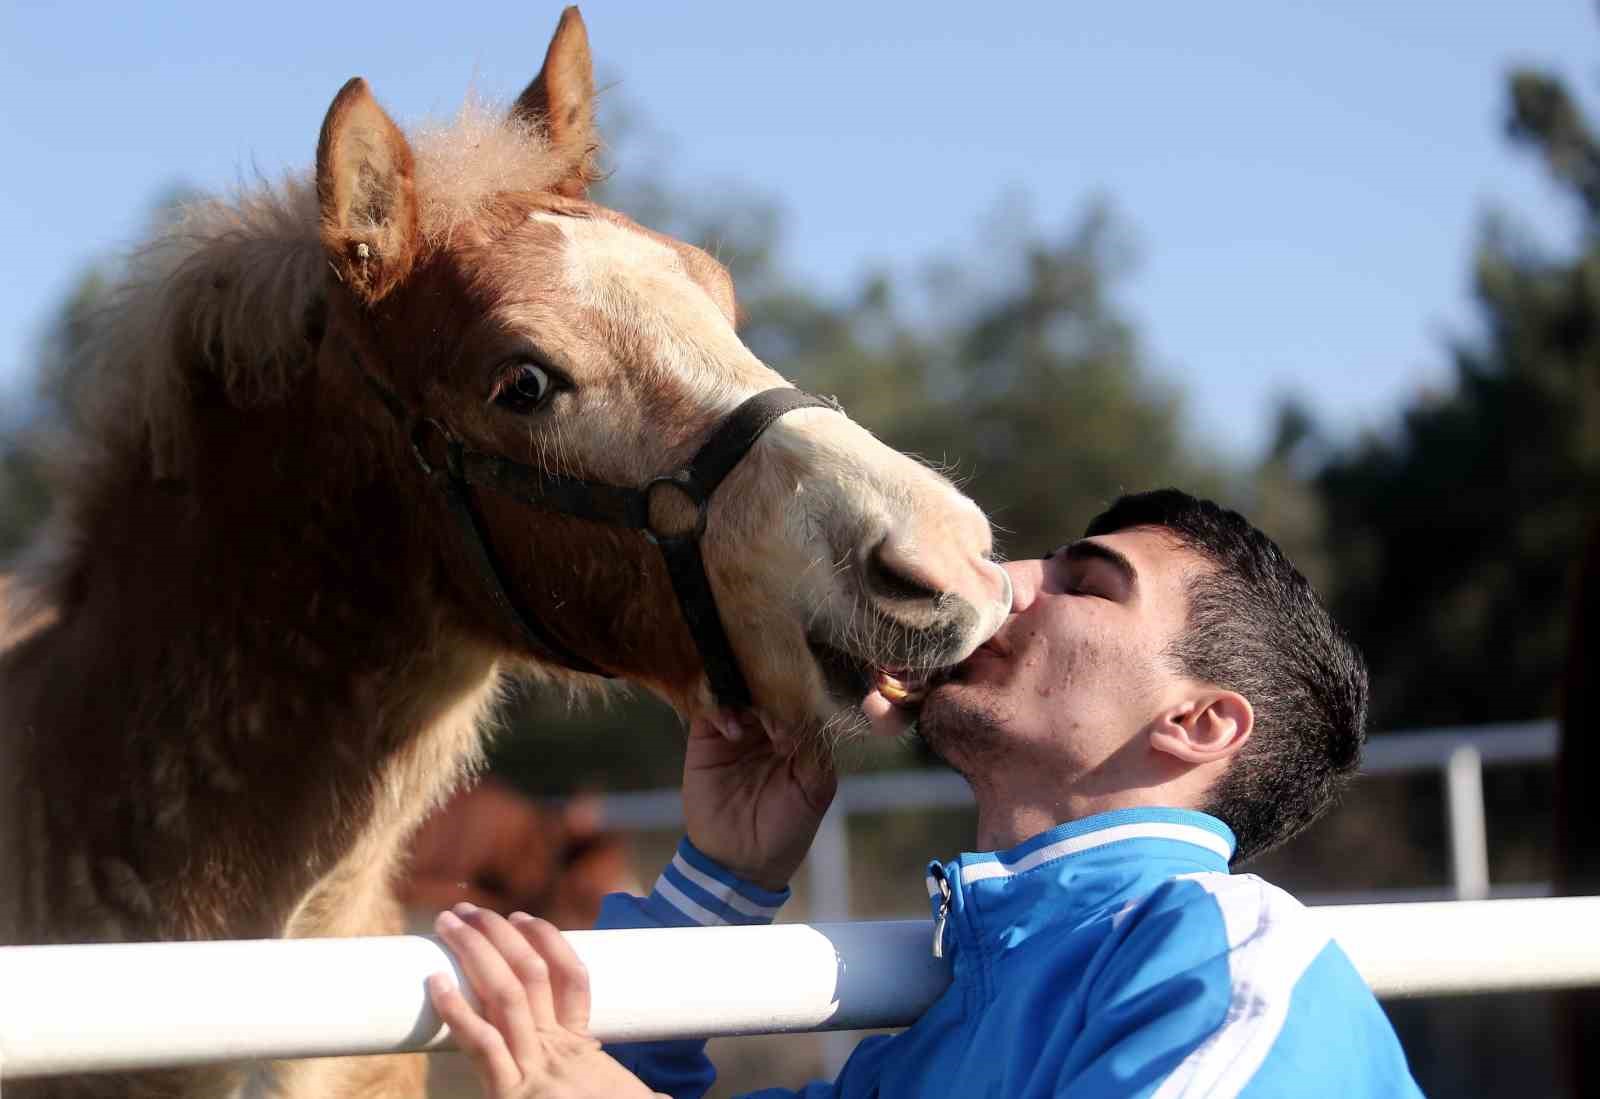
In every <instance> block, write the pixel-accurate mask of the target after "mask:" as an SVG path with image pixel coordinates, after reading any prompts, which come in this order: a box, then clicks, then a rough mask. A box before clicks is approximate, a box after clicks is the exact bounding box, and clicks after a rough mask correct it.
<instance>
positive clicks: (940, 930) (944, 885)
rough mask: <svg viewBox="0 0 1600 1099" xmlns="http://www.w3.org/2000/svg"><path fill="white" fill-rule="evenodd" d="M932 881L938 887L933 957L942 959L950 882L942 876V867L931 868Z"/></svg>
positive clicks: (948, 919) (948, 917) (948, 910)
mask: <svg viewBox="0 0 1600 1099" xmlns="http://www.w3.org/2000/svg"><path fill="white" fill-rule="evenodd" d="M931 873H932V874H933V880H934V881H935V882H936V883H938V886H939V914H938V915H937V916H935V917H934V919H933V956H934V957H935V958H942V957H944V928H945V924H947V923H949V922H950V882H949V881H948V880H947V879H946V878H945V876H944V867H943V866H938V865H935V866H934V867H932V868H931Z"/></svg>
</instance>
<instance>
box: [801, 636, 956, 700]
mask: <svg viewBox="0 0 1600 1099" xmlns="http://www.w3.org/2000/svg"><path fill="white" fill-rule="evenodd" d="M808 644H809V646H810V648H811V655H812V656H813V657H814V658H815V659H816V661H817V667H818V668H820V669H821V671H822V678H823V680H824V681H825V682H826V683H827V685H828V692H829V693H830V694H831V695H833V697H834V698H835V699H837V700H839V701H841V702H843V703H845V704H846V705H849V706H856V705H859V704H860V703H861V700H862V699H864V698H866V696H867V695H869V694H870V693H872V692H873V691H877V692H878V693H879V694H881V695H883V697H884V698H886V699H888V700H889V702H890V703H891V704H893V705H895V706H898V707H900V708H901V709H905V710H915V709H916V708H917V707H919V706H921V705H922V700H923V699H924V698H926V697H927V694H928V691H929V690H930V689H931V688H932V687H933V686H935V685H936V684H938V683H939V682H940V681H942V680H944V679H946V678H948V676H949V675H950V673H951V672H952V671H953V670H954V666H950V667H937V668H908V667H892V666H884V665H879V664H873V663H871V662H868V661H865V660H862V659H861V658H860V657H857V656H853V655H851V654H850V653H847V652H845V651H843V650H842V649H838V648H835V647H834V646H832V645H829V644H828V643H827V642H825V641H819V640H817V639H815V638H812V639H810V640H809V642H808Z"/></svg>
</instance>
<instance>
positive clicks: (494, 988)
mask: <svg viewBox="0 0 1600 1099" xmlns="http://www.w3.org/2000/svg"><path fill="white" fill-rule="evenodd" d="M484 911H485V910H484V909H480V908H474V907H473V906H472V905H469V904H462V905H457V906H456V908H455V909H454V910H453V911H450V912H441V913H439V918H438V919H437V920H436V921H434V927H435V929H436V930H437V931H438V932H439V937H440V938H442V939H443V940H444V941H445V944H446V945H448V946H449V947H450V952H451V953H452V954H454V955H455V956H456V961H457V962H458V963H460V965H461V971H462V972H463V973H464V974H466V977H467V980H468V981H469V982H471V984H472V990H473V991H474V992H476V993H477V994H478V1002H479V1003H481V1004H482V1005H483V1013H484V1014H485V1015H487V1016H488V1018H489V1021H490V1022H491V1023H493V1024H494V1025H495V1026H496V1027H497V1028H499V1031H500V1033H501V1035H502V1036H503V1037H504V1038H505V1044H506V1047H507V1048H508V1049H510V1051H511V1055H512V1057H513V1058H515V1059H516V1061H517V1062H518V1063H519V1064H520V1063H521V1062H522V1060H523V1058H524V1057H525V1056H526V1055H527V1053H528V1052H529V1051H531V1050H533V1049H535V1048H537V1044H538V1038H537V1037H536V1033H535V1026H534V1013H533V1011H532V1010H530V1005H529V1002H528V993H527V991H526V989H525V987H524V985H523V982H522V979H521V978H520V977H518V976H517V974H516V973H514V972H512V969H511V966H510V964H509V963H508V962H507V961H506V959H505V957H504V956H503V955H502V952H501V950H500V949H499V948H498V947H497V945H496V944H495V943H493V942H491V941H490V940H489V938H488V937H487V936H486V935H484V933H483V931H482V930H481V927H482V921H480V920H478V919H474V925H476V926H474V925H469V924H467V923H466V922H465V921H464V920H463V919H462V916H463V915H465V916H468V917H472V916H474V914H475V913H481V912H484ZM489 914H490V915H493V913H489ZM495 919H497V920H499V919H500V917H498V916H495ZM500 922H501V923H502V924H503V923H504V922H505V921H504V920H501V921H500ZM512 937H513V938H515V939H516V940H517V943H518V945H519V946H520V947H521V948H522V949H523V950H524V951H526V950H527V949H528V944H527V943H526V942H524V941H523V940H522V937H521V936H520V935H515V934H513V935H512ZM545 1011H546V1012H547V1013H548V1012H549V1011H550V1008H549V1006H548V995H547V1003H546V1007H545Z"/></svg>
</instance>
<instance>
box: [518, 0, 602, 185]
mask: <svg viewBox="0 0 1600 1099" xmlns="http://www.w3.org/2000/svg"><path fill="white" fill-rule="evenodd" d="M511 114H512V116H513V117H515V118H520V119H525V120H527V121H529V122H533V123H535V124H537V125H539V126H541V127H543V129H544V133H545V138H546V139H547V140H548V141H549V142H550V151H551V153H552V154H553V155H554V156H555V157H556V158H557V160H558V162H559V163H560V164H561V165H562V172H561V175H560V177H559V179H558V180H557V182H556V184H555V185H554V186H553V187H552V188H551V190H553V191H555V192H556V193H557V194H562V195H566V196H567V197H568V198H582V197H583V196H584V194H585V192H587V191H588V190H589V185H590V184H591V183H594V182H595V181H596V180H597V179H599V178H600V173H599V170H598V169H597V168H596V167H595V153H596V152H597V151H598V150H599V147H600V142H599V139H598V138H597V137H596V136H595V130H594V62H593V61H592V60H591V59H590V57H589V32H588V30H586V29H585V28H584V25H583V16H581V15H579V14H578V9H577V8H576V7H571V8H568V9H567V10H566V11H564V12H562V13H561V22H560V23H558V24H556V33H555V35H554V37H552V38H551V39H550V48H549V49H548V50H547V51H545V55H544V67H543V68H541V69H540V70H539V75H538V76H536V77H534V78H533V83H532V84H529V85H528V87H527V89H526V90H525V91H524V92H523V93H522V94H521V95H520V96H518V97H517V102H516V103H515V104H514V105H513V106H512V108H511Z"/></svg>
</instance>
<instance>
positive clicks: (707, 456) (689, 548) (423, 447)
mask: <svg viewBox="0 0 1600 1099" xmlns="http://www.w3.org/2000/svg"><path fill="white" fill-rule="evenodd" d="M351 361H352V362H353V363H354V364H355V367H356V370H357V371H359V372H360V374H361V376H362V378H364V379H365V380H366V383H367V385H368V386H369V387H370V388H371V389H372V391H373V392H374V393H376V394H377V395H378V397H379V399H380V400H381V401H382V402H383V405H384V407H385V408H387V409H388V410H389V412H390V414H391V415H392V416H394V418H395V420H396V422H398V423H399V424H400V427H401V429H402V430H403V431H405V433H406V438H407V440H408V441H409V442H410V444H411V450H412V453H413V454H414V455H415V457H416V460H417V465H418V466H419V467H420V468H421V470H422V472H423V474H424V475H425V476H426V477H427V478H428V480H430V481H432V482H433V483H434V484H435V485H437V486H439V490H440V491H441V492H442V493H443V494H444V497H445V502H446V503H447V504H448V505H449V507H450V511H451V513H452V514H453V515H454V516H455V518H456V525H457V526H458V527H460V528H461V532H462V535H463V540H464V541H465V543H466V546H467V553H468V557H469V558H470V559H471V561H472V564H473V568H474V570H475V571H476V572H477V573H478V576H479V579H480V580H481V581H482V582H483V587H484V589H485V590H487V591H488V593H489V597H490V598H491V599H492V600H493V601H494V603H495V604H496V605H497V606H499V608H500V609H501V613H502V614H503V615H504V616H505V617H506V618H507V619H509V620H510V621H511V622H512V623H513V624H514V625H515V626H516V628H517V632H518V633H519V634H520V635H521V637H522V639H523V641H524V642H526V643H527V645H528V647H529V648H531V649H532V650H533V651H534V652H535V653H536V654H537V655H539V656H540V657H542V658H544V659H545V660H548V661H551V662H552V663H556V664H560V665H562V666H564V667H567V668H571V669H572V670H573V671H578V672H586V673H588V674H590V675H599V676H606V677H608V678H609V677H610V676H611V673H609V672H607V671H605V670H603V669H602V668H599V667H597V666H596V665H595V664H594V663H592V662H591V661H589V660H586V659H585V658H584V657H582V656H580V655H578V654H577V653H575V652H573V651H572V649H571V648H569V647H568V646H567V645H566V644H565V643H563V642H562V640H561V639H560V638H559V637H557V636H556V635H555V633H554V632H553V631H552V630H551V629H550V628H549V627H548V626H546V625H545V624H544V623H543V622H541V621H540V620H539V619H538V618H536V617H534V616H533V615H530V614H529V613H528V612H527V611H525V610H524V609H523V608H521V607H520V606H518V605H517V602H516V601H515V600H514V599H513V598H512V596H511V593H510V592H509V591H508V590H507V589H506V585H505V581H504V580H503V579H502V571H501V568H500V563H499V561H498V559H497V558H496V557H495V553H494V549H493V547H492V546H491V545H490V543H489V539H488V536H487V534H486V533H485V532H484V529H483V522H482V520H481V519H480V518H479V516H478V509H477V508H476V507H475V506H474V504H473V501H472V494H471V493H470V492H469V491H468V489H469V487H477V488H487V489H493V490H494V491H495V492H498V493H500V494H502V495H504V496H509V497H511V498H512V499H513V500H516V501H518V502H519V503H523V504H527V505H528V506H530V507H535V508H539V509H541V510H544V511H553V512H558V513H560V514H562V515H571V516H574V517H576V518H579V519H587V520H590V521H591V522H596V523H608V524H610V525H612V526H620V527H629V528H632V529H634V530H637V531H640V532H641V533H642V534H643V535H644V536H645V537H646V538H648V539H649V540H650V541H651V542H653V543H655V545H656V546H657V547H659V548H660V550H661V556H662V558H663V559H664V560H665V562H666V566H667V575H668V576H669V577H671V579H672V589H673V591H674V592H676V593H677V596H678V607H679V608H680V610H681V611H682V612H683V619H684V622H685V623H686V624H687V625H688V627H689V633H690V635H691V636H692V637H693V638H694V642H695V645H696V646H697V647H698V648H699V650H700V659H701V662H702V663H703V664H704V665H705V672H706V679H707V681H708V682H709V683H710V685H711V690H712V693H713V694H714V695H715V696H716V698H717V701H718V702H719V703H721V704H722V705H724V706H730V707H744V706H749V705H750V701H751V700H750V687H749V685H748V684H747V683H746V682H745V678H744V673H743V672H741V671H740V669H739V662H738V659H737V658H736V657H735V656H734V655H733V646H732V645H730V644H729V642H728V634H727V631H726V630H725V629H724V628H723V625H722V616H721V615H720V614H718V613H717V602H716V598H715V596H713V595H712V592H711V580H710V578H709V577H708V576H707V575H706V568H705V561H704V559H703V558H702V557H701V556H700V539H701V538H702V537H703V536H704V534H705V530H706V513H707V511H708V509H709V508H710V506H711V494H712V493H714V492H715V491H716V490H717V486H718V485H720V484H722V481H723V479H724V478H726V477H727V476H728V474H729V473H732V472H733V469H734V467H735V466H737V465H738V464H739V462H740V460H741V459H743V458H744V456H745V454H747V453H748V452H749V450H750V448H751V447H753V446H754V445H755V443H756V440H758V439H760V438H761V435H762V433H763V432H765V431H766V430H767V428H769V427H771V426H772V425H773V424H774V423H775V422H777V420H778V418H779V417H781V416H783V415H784V414H785V413H787V412H793V411H794V410H795V409H797V408H831V409H833V410H834V411H835V412H843V411H844V410H843V409H842V408H840V407H839V403H838V401H836V400H834V399H832V398H829V397H818V396H814V395H813V394H810V393H806V392H803V391H801V390H798V389H792V388H787V387H784V388H778V389H768V390H765V391H764V392H761V393H757V394H756V395H755V396H753V397H750V398H748V399H746V400H745V401H744V402H743V403H742V404H740V405H739V406H738V407H737V408H735V409H734V410H733V411H732V412H731V413H729V414H728V416H727V418H726V419H724V420H723V421H722V423H720V424H718V425H717V427H716V429H715V430H714V431H712V433H711V436H710V438H708V439H707V440H706V441H705V442H704V443H703V444H701V447H700V449H699V450H698V451H696V452H695V455H694V457H693V458H691V459H690V460H689V464H688V465H686V466H684V467H682V468H681V469H677V470H674V471H673V472H671V473H667V474H663V475H662V476H660V477H655V478H653V479H651V480H650V481H649V482H647V483H646V484H645V486H644V487H643V488H628V487H624V486H620V485H607V484H602V483H599V482H595V481H585V480H582V479H580V478H577V477H567V476H564V475H562V474H559V473H550V472H548V471H546V470H543V469H540V468H538V467H537V466H530V465H524V464H522V463H520V462H513V461H511V460H510V459H508V458H503V457H501V456H500V455H498V454H486V453H484V452H483V451H480V450H471V449H469V448H468V447H467V446H466V445H465V444H463V443H462V441H461V438H460V437H459V436H458V435H456V433H455V432H454V431H452V430H451V429H450V428H449V426H448V425H446V424H444V423H443V422H442V421H440V420H436V419H431V418H429V417H425V416H421V415H419V414H416V413H414V412H412V411H411V410H410V409H409V408H408V407H407V406H406V404H405V402H403V401H402V400H401V399H400V397H399V395H398V394H396V393H395V392H394V391H393V390H391V389H390V388H389V387H388V386H386V385H384V384H383V383H382V382H380V381H379V380H378V379H377V378H376V377H374V376H373V375H372V374H370V373H368V372H367V370H366V368H365V367H363V366H362V365H361V360H360V359H359V358H357V357H356V355H355V353H354V352H352V353H351ZM430 434H436V435H438V436H439V437H440V439H442V440H443V443H444V461H443V462H442V463H440V462H435V461H433V460H432V459H430V458H429V457H428V449H427V448H428V436H429V435H430ZM664 491H673V492H677V493H679V494H680V495H682V496H685V497H687V498H688V500H689V502H690V503H692V504H693V505H694V508H695V516H694V521H693V522H692V523H691V524H689V525H688V526H686V527H684V528H682V529H674V530H661V529H658V528H657V527H656V526H654V525H653V524H652V523H651V520H650V501H651V499H652V498H653V496H654V495H655V494H656V493H657V492H664Z"/></svg>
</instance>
